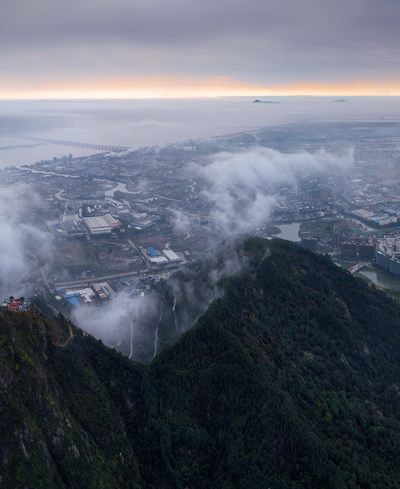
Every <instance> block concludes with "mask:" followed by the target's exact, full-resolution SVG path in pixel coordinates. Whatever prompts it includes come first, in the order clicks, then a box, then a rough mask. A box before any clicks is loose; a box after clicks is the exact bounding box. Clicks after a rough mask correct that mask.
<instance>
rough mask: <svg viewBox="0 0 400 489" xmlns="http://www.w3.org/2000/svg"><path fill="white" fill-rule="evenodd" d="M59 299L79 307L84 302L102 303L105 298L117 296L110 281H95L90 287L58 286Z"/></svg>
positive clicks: (57, 296) (57, 298)
mask: <svg viewBox="0 0 400 489" xmlns="http://www.w3.org/2000/svg"><path fill="white" fill-rule="evenodd" d="M56 292H57V295H56V296H55V298H56V300H57V301H64V302H66V303H69V304H70V305H71V306H74V307H78V306H81V305H83V304H92V303H100V302H101V301H103V300H106V299H110V298H111V297H113V296H115V291H114V290H113V289H112V288H111V286H110V285H109V284H108V282H98V283H93V284H92V285H91V286H90V287H84V288H68V287H58V288H56Z"/></svg>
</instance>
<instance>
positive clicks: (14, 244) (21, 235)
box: [0, 185, 53, 299]
mask: <svg viewBox="0 0 400 489" xmlns="http://www.w3.org/2000/svg"><path fill="white" fill-rule="evenodd" d="M38 204H39V201H38V200H37V198H36V195H35V193H34V192H33V190H32V189H31V188H30V187H28V186H27V185H15V186H10V187H5V188H1V189H0V229H1V232H0V294H1V296H2V297H1V299H3V298H5V297H7V296H9V295H14V296H17V295H22V294H24V295H26V294H29V293H31V292H32V286H33V284H32V281H31V278H32V276H33V274H35V278H37V274H38V273H39V267H42V268H46V266H47V264H48V263H49V262H50V261H51V257H52V256H53V249H52V245H51V241H50V239H49V236H48V235H47V234H46V233H44V232H42V231H41V230H39V229H38V228H37V227H35V226H33V225H31V224H27V223H26V222H23V221H22V219H23V217H24V216H27V215H29V213H30V212H31V210H32V208H34V207H35V205H38Z"/></svg>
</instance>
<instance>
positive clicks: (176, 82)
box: [0, 76, 400, 100]
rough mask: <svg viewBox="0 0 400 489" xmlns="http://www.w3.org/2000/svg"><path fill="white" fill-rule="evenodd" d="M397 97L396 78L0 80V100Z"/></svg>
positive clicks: (398, 84)
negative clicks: (278, 81) (255, 81)
mask: <svg viewBox="0 0 400 489" xmlns="http://www.w3.org/2000/svg"><path fill="white" fill-rule="evenodd" d="M302 95H304V96H336V97H337V96H400V81H386V82H385V81H368V80H360V81H352V82H346V83H323V82H318V83H306V82H303V83H291V84H280V85H269V86H268V85H263V84H250V83H244V82H240V81H237V80H234V79H232V78H230V77H227V76H217V77H213V78H203V79H199V78H177V77H176V78H175V77H167V76H155V77H132V78H128V77H125V78H117V77H115V78H93V79H85V80H71V81H67V80H55V81H52V82H48V81H46V82H41V81H36V82H31V83H30V85H29V88H26V85H25V84H23V83H18V82H16V83H12V82H8V83H7V82H5V81H4V80H3V81H2V82H0V99H3V100H4V99H8V100H11V99H14V100H16V99H21V100H23V99H124V98H125V99H151V98H171V99H174V98H212V97H224V96H225V97H229V96H230V97H232V96H258V97H261V96H264V97H268V96H302Z"/></svg>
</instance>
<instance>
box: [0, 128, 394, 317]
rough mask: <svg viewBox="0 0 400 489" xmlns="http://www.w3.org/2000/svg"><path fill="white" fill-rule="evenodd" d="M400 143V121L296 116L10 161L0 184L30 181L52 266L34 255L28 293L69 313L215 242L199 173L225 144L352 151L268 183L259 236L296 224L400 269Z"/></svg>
mask: <svg viewBox="0 0 400 489" xmlns="http://www.w3.org/2000/svg"><path fill="white" fill-rule="evenodd" d="M377 128H378V129H379V130H377ZM399 142H400V123H398V122H396V121H387V120H372V121H365V120H363V121H354V122H351V121H347V122H318V121H317V122H307V123H302V124H300V123H297V124H291V125H284V126H276V127H271V128H264V129H260V130H257V131H247V132H243V133H238V134H233V135H228V136H225V137H218V138H212V139H209V140H206V141H186V142H184V143H182V144H174V145H167V146H164V147H150V148H142V149H137V150H133V149H132V150H125V149H126V148H115V150H116V151H111V152H105V153H101V154H94V155H91V156H85V157H79V158H74V157H73V155H72V154H67V155H66V156H64V157H63V158H61V159H56V158H54V159H53V160H51V161H39V162H36V163H34V164H32V165H24V166H22V167H20V168H16V167H8V168H5V169H4V170H2V171H0V185H1V186H8V185H12V184H18V183H22V184H28V185H27V186H26V191H25V193H26V195H25V197H26V201H27V202H31V204H30V205H29V206H27V207H26V210H25V214H24V216H22V217H21V219H23V220H24V222H28V223H29V224H30V225H33V226H35V227H36V228H37V229H38V230H40V231H41V232H43V233H46V234H47V235H48V237H49V240H51V241H52V243H53V248H54V250H55V251H54V253H53V256H52V257H51V259H49V260H48V261H47V262H45V263H43V262H41V261H40V260H39V259H37V276H36V278H35V280H36V282H35V283H36V286H35V287H36V288H35V291H34V293H35V294H36V295H42V296H43V295H44V296H45V298H46V300H47V302H48V303H49V304H50V306H51V307H52V308H53V309H54V311H56V312H62V313H63V314H66V315H69V314H71V311H72V310H73V309H74V308H79V307H84V306H86V305H88V304H91V305H94V306H98V307H101V305H102V304H103V303H104V301H110V300H113V298H114V297H115V296H116V295H118V294H119V293H120V292H121V291H125V292H126V293H127V294H129V295H132V296H133V295H135V296H139V297H140V296H143V295H144V294H146V293H147V292H148V291H149V290H151V288H152V287H153V286H154V284H156V283H157V282H158V281H159V280H161V279H163V278H167V277H169V276H170V275H171V274H172V273H174V272H175V271H177V270H179V269H180V268H182V267H184V266H186V264H187V263H190V262H191V261H193V260H196V259H198V258H200V257H201V256H203V254H204V253H205V252H209V251H210V250H212V249H213V246H214V245H215V243H216V241H218V240H220V239H223V238H224V234H223V232H222V231H221V230H220V229H219V228H218V226H217V224H216V223H215V222H214V221H213V217H212V213H211V212H210V211H211V210H212V204H211V203H210V201H209V200H208V199H207V194H206V193H205V190H207V185H208V184H207V182H206V181H205V179H204V178H203V176H202V173H201V171H199V169H201V168H202V167H204V166H205V165H207V164H209V163H210V161H212V158H213V157H214V156H215V155H217V154H218V153H220V152H223V151H229V152H232V153H233V152H239V151H245V150H250V149H252V148H255V147H267V148H272V149H275V150H279V151H280V152H282V153H295V152H300V151H307V152H311V153H313V152H316V151H318V150H320V149H324V150H325V151H326V152H328V153H329V152H330V153H340V152H342V153H344V152H348V151H352V153H353V155H354V156H353V159H354V164H353V165H352V166H351V167H349V168H342V169H337V168H336V169H330V170H327V171H324V172H320V173H318V174H313V175H311V176H309V177H304V178H302V179H301V180H300V182H299V183H298V185H297V186H288V185H278V186H275V188H271V189H266V191H267V190H268V191H270V192H274V194H275V195H279V198H278V201H277V205H276V206H275V207H274V209H273V211H272V214H271V213H270V214H267V213H266V216H265V225H264V226H261V227H259V228H257V229H254V230H252V232H253V233H254V234H257V235H260V236H263V237H268V238H273V237H278V238H279V237H280V234H281V231H282V230H283V228H284V227H287V226H290V225H291V223H294V225H296V226H297V229H298V239H297V240H298V241H299V244H301V245H302V246H304V247H306V248H308V249H310V250H312V251H315V252H318V253H324V254H329V255H331V256H332V257H333V258H334V259H335V260H337V261H338V263H340V264H341V265H342V266H346V267H347V268H349V269H350V270H351V271H352V272H353V271H356V272H357V273H358V272H359V270H361V269H362V268H364V267H365V266H369V267H375V268H379V269H380V270H382V272H383V273H385V272H387V273H390V274H393V276H399V277H400V150H399V148H400V145H399ZM60 144H62V141H60ZM68 150H71V147H69V148H68V149H67V151H68ZM122 150H123V151H122ZM30 192H33V193H34V195H35V198H33V197H32V196H31V195H30V194H29V193H30ZM37 196H39V198H37ZM282 236H283V233H282ZM384 271H385V272H384ZM10 292H12V291H10ZM3 306H4V304H3Z"/></svg>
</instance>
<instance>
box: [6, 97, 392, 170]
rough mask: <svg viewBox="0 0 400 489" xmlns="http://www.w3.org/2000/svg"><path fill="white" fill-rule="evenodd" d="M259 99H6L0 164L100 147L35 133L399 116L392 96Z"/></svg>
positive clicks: (154, 140)
mask: <svg viewBox="0 0 400 489" xmlns="http://www.w3.org/2000/svg"><path fill="white" fill-rule="evenodd" d="M255 99H256V98H255V97H254V98H253V97H235V98H216V99H190V100H165V99H164V100H101V101H99V100H93V101H90V100H79V101H0V168H2V167H4V166H9V165H15V166H20V165H22V164H31V163H34V162H35V161H40V160H42V159H52V158H53V157H54V156H56V157H61V156H63V155H66V154H69V153H72V154H73V156H83V155H87V154H92V153H98V152H99V150H96V149H84V148H77V147H70V146H63V145H55V144H49V143H45V142H41V141H36V140H35V139H34V138H39V139H40V138H43V139H53V140H54V139H56V140H63V141H76V142H83V143H91V144H103V145H116V146H127V147H140V146H152V145H160V144H165V143H172V142H178V141H183V140H187V139H197V138H208V137H213V136H218V135H223V134H229V133H234V132H239V131H245V130H250V129H255V128H259V127H263V126H273V125H278V124H284V123H290V122H296V121H310V120H318V119H324V120H346V119H356V120H357V119H361V120H371V121H372V120H376V119H377V118H378V119H382V118H385V119H387V120H399V119H400V113H399V110H398V109H397V103H393V100H394V99H393V98H392V97H347V98H346V97H345V98H343V97H257V99H259V100H261V101H262V102H266V103H253V100H255ZM396 100H397V99H396ZM31 138H32V139H31Z"/></svg>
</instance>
